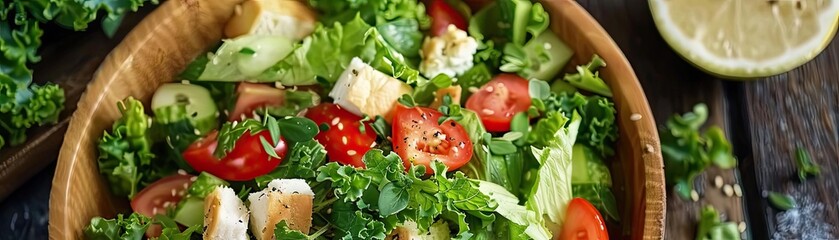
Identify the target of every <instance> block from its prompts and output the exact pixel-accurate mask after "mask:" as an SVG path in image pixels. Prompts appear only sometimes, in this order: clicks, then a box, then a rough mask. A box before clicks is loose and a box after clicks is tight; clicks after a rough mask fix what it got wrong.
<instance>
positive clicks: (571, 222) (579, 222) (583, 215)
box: [557, 198, 609, 240]
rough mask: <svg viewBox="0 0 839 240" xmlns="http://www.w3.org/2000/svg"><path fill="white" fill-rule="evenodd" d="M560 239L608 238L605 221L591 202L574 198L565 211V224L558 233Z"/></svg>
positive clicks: (585, 239) (602, 239) (595, 239)
mask: <svg viewBox="0 0 839 240" xmlns="http://www.w3.org/2000/svg"><path fill="white" fill-rule="evenodd" d="M557 239H561V240H609V233H608V232H607V230H606V221H605V220H604V219H603V217H602V216H600V212H598V211H597V209H596V208H594V206H593V205H591V203H589V202H588V201H586V200H585V199H582V198H574V199H572V200H571V202H570V203H569V204H568V210H567V211H566V212H565V224H564V225H562V232H560V234H559V238H557Z"/></svg>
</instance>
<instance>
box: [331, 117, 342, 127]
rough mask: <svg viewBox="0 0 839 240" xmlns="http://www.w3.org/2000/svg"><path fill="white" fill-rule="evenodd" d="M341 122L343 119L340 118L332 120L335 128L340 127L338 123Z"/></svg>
mask: <svg viewBox="0 0 839 240" xmlns="http://www.w3.org/2000/svg"><path fill="white" fill-rule="evenodd" d="M339 121H341V119H340V118H333V119H332V125H333V126H335V125H338V122H339Z"/></svg>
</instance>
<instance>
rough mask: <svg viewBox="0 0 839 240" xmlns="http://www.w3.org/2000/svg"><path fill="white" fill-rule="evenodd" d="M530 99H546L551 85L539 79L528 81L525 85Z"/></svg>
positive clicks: (549, 93)
mask: <svg viewBox="0 0 839 240" xmlns="http://www.w3.org/2000/svg"><path fill="white" fill-rule="evenodd" d="M527 90H528V92H529V93H530V98H538V99H543V100H544V99H547V98H548V97H550V95H551V85H549V84H548V82H545V81H543V80H539V79H530V81H528V84H527Z"/></svg>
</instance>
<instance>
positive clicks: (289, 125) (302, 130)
mask: <svg viewBox="0 0 839 240" xmlns="http://www.w3.org/2000/svg"><path fill="white" fill-rule="evenodd" d="M269 120H270V118H269ZM277 126H278V127H279V128H280V129H283V131H282V135H283V137H284V138H285V139H286V140H288V141H291V142H304V141H309V140H312V139H314V137H315V135H317V134H318V125H317V124H316V123H315V122H314V121H312V120H311V119H308V118H304V117H286V118H283V119H280V120H278V121H277ZM278 131H279V130H278Z"/></svg>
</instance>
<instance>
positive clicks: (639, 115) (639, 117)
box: [629, 113, 642, 121]
mask: <svg viewBox="0 0 839 240" xmlns="http://www.w3.org/2000/svg"><path fill="white" fill-rule="evenodd" d="M641 117H642V116H641V114H637V113H633V114H632V115H630V116H629V120H632V121H638V120H641Z"/></svg>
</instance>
